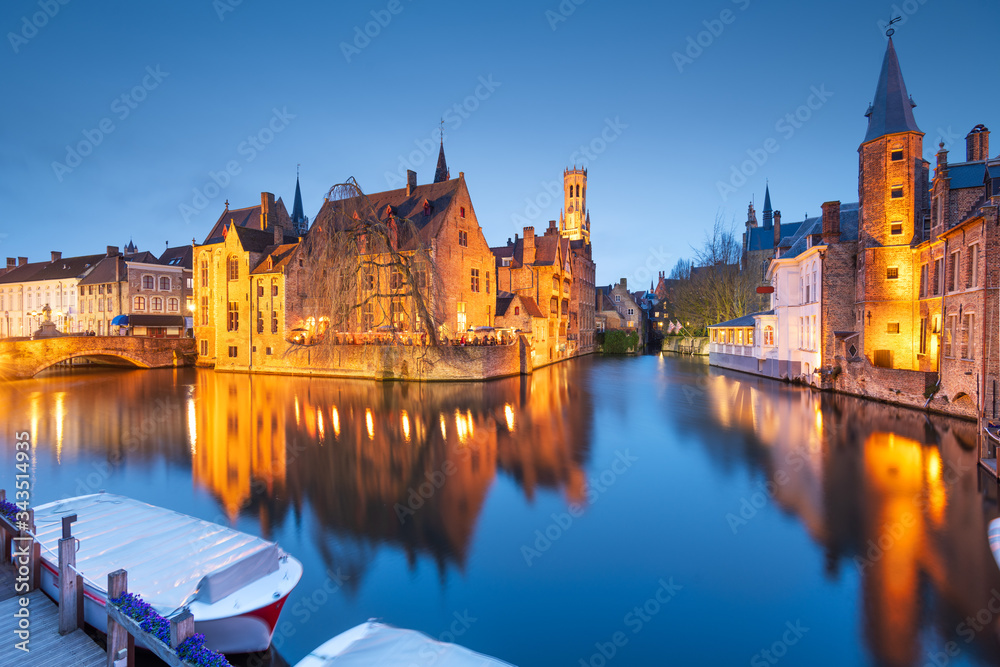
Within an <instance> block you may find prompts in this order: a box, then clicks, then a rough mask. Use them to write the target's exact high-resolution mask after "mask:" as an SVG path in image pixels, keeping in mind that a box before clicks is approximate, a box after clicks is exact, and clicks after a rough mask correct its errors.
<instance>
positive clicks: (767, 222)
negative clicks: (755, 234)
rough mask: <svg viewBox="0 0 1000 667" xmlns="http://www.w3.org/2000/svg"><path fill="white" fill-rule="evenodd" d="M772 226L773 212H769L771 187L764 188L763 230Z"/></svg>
mask: <svg viewBox="0 0 1000 667" xmlns="http://www.w3.org/2000/svg"><path fill="white" fill-rule="evenodd" d="M773 224H774V211H773V210H771V186H769V185H765V186H764V229H769V228H770V227H771V226H772V225H773Z"/></svg>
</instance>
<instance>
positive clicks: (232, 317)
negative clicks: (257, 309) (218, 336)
mask: <svg viewBox="0 0 1000 667" xmlns="http://www.w3.org/2000/svg"><path fill="white" fill-rule="evenodd" d="M227 310H228V315H229V316H228V318H227V320H226V331H239V330H240V308H239V304H238V303H236V302H235V301H230V302H229V304H228V309H227Z"/></svg>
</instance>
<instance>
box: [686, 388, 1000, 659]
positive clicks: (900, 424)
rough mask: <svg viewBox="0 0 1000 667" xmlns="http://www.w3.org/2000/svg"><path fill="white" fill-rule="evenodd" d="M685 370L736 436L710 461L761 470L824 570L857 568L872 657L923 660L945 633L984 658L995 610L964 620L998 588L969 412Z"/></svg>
mask: <svg viewBox="0 0 1000 667" xmlns="http://www.w3.org/2000/svg"><path fill="white" fill-rule="evenodd" d="M699 382H700V383H701V386H702V388H703V390H704V395H703V396H702V397H701V399H703V401H704V405H705V406H706V407H708V409H709V411H710V413H711V414H712V416H713V418H714V420H715V421H716V423H717V424H719V425H722V426H723V427H725V428H726V429H727V430H731V431H732V432H733V433H734V434H736V435H738V436H739V438H738V439H737V441H736V443H735V446H733V444H734V443H733V442H732V441H730V446H729V447H728V451H727V452H726V456H724V457H720V458H718V459H717V460H720V461H725V460H727V459H731V457H732V456H733V454H734V453H738V455H739V457H740V460H741V462H742V465H748V466H750V467H751V469H753V470H754V471H756V473H757V474H759V475H761V476H762V477H763V478H764V480H765V481H769V482H771V483H772V486H770V487H768V488H770V489H772V490H773V499H774V501H775V502H776V503H778V504H779V505H780V506H781V507H782V508H783V509H785V510H786V511H788V512H791V513H793V514H794V515H796V516H797V517H798V518H799V519H800V520H801V521H802V523H803V524H804V525H805V527H806V528H807V530H808V531H809V533H810V535H811V536H812V538H813V539H814V540H815V541H816V542H817V543H818V544H820V545H822V546H823V547H824V548H825V550H826V553H827V574H828V577H829V578H830V579H832V580H838V579H841V578H844V577H847V578H850V577H854V576H856V577H859V578H860V586H861V595H862V599H861V601H860V602H861V605H862V615H863V616H862V619H861V620H862V623H863V628H864V639H865V642H866V643H867V645H868V648H869V650H870V652H871V654H872V655H873V657H874V658H875V660H876V662H877V664H880V665H893V666H896V665H898V666H915V665H923V664H925V663H926V662H927V661H928V660H929V659H930V655H931V654H932V653H934V654H936V653H937V652H939V651H941V650H942V649H941V647H943V646H944V645H945V643H946V642H949V641H951V642H955V644H956V645H957V646H958V647H959V648H960V650H962V651H966V650H969V649H970V648H971V650H972V651H973V652H975V653H978V654H982V655H984V656H985V657H987V658H988V659H989V660H990V661H991V662H993V663H994V664H995V663H996V661H997V660H998V658H1000V653H998V652H997V646H996V637H997V630H998V628H1000V624H998V622H997V616H996V614H992V613H990V614H989V616H990V618H989V619H988V622H987V623H983V624H982V625H978V624H975V623H969V622H968V619H969V617H971V618H973V619H975V617H976V615H977V614H981V612H985V611H986V610H987V609H988V607H987V604H988V602H989V601H990V598H991V597H992V596H993V594H994V593H993V591H994V590H1000V571H998V569H997V565H996V563H995V562H994V559H993V557H992V555H991V553H990V550H989V546H988V543H987V538H986V526H987V524H988V522H989V520H990V519H991V518H993V517H994V516H996V513H997V510H996V507H995V504H993V503H991V502H988V501H984V498H983V495H982V494H981V493H980V492H979V490H978V488H977V484H978V479H979V476H978V471H977V468H976V453H975V437H976V431H975V425H974V424H972V423H967V422H962V421H957V420H952V419H947V418H939V417H934V416H929V417H928V416H924V415H923V414H920V413H915V412H913V411H908V410H903V409H900V408H895V407H891V406H887V405H883V404H879V403H872V402H865V401H860V400H857V399H853V398H850V397H846V396H839V395H832V394H820V393H816V392H810V391H807V390H800V389H797V388H792V387H788V386H784V385H781V384H777V383H774V382H767V381H763V380H758V379H756V378H751V377H749V376H743V375H741V374H738V373H728V372H719V371H715V370H712V371H708V372H707V373H706V374H705V376H704V377H703V378H701V379H700V380H699ZM686 426H687V427H688V428H704V426H703V425H699V424H698V423H697V422H696V421H695V420H688V421H687V422H686ZM716 440H718V439H716ZM720 454H721V452H720ZM723 465H732V463H731V461H730V462H729V463H724V464H723ZM983 616H985V614H981V616H980V618H981V619H982V617H983ZM981 622H982V621H980V623H981ZM983 626H985V627H983ZM976 627H978V628H980V629H979V630H976V629H975V628H976ZM945 657H949V656H945ZM931 664H933V663H931Z"/></svg>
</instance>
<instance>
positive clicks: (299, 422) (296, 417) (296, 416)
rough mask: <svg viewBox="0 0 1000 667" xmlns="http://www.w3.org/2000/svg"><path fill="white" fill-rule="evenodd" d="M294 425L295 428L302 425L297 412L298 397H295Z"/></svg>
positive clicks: (300, 416)
mask: <svg viewBox="0 0 1000 667" xmlns="http://www.w3.org/2000/svg"><path fill="white" fill-rule="evenodd" d="M295 425H296V426H301V425H302V414H301V412H300V411H299V397H298V396H296V397H295Z"/></svg>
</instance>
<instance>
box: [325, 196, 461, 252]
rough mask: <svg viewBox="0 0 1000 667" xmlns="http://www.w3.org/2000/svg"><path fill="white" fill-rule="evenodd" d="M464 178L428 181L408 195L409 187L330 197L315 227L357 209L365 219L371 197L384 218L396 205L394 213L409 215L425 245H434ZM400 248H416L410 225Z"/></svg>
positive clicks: (402, 232) (343, 218) (342, 219)
mask: <svg viewBox="0 0 1000 667" xmlns="http://www.w3.org/2000/svg"><path fill="white" fill-rule="evenodd" d="M461 183H462V179H461V178H453V179H451V180H450V181H444V182H443V183H428V184H427V185H418V186H417V187H416V188H414V190H413V194H410V195H407V194H406V188H400V189H398V190H387V191H385V192H376V193H374V194H369V195H366V196H365V197H364V198H362V197H352V198H350V199H338V200H328V201H326V202H324V203H323V206H322V208H320V210H319V213H317V214H316V218H315V220H313V223H312V224H313V229H316V228H317V227H319V228H322V227H324V226H327V225H332V224H344V222H345V221H346V220H351V219H352V217H353V215H352V214H353V213H355V212H357V213H358V215H359V217H361V218H362V219H364V218H365V217H367V216H368V215H369V214H370V211H367V210H363V209H364V208H366V206H367V204H366V203H365V201H364V200H365V199H367V200H368V204H370V205H371V206H372V207H373V208H374V210H375V212H376V213H377V214H378V217H379V219H380V220H385V219H386V216H387V213H386V210H387V208H388V207H392V214H393V215H394V216H395V217H397V218H405V219H407V220H409V221H410V222H411V223H413V226H414V227H415V228H416V230H417V234H418V235H419V237H420V243H421V244H423V246H424V247H430V244H431V240H432V239H434V238H436V237H437V235H438V232H440V230H441V227H442V226H443V225H444V222H445V220H446V219H447V213H448V209H449V208H450V206H451V203H452V201H454V199H455V196H456V194H457V193H458V190H459V187H460V185H461ZM424 201H427V203H428V204H430V210H429V214H428V215H424ZM399 249H400V250H416V249H417V240H416V239H415V238H412V237H411V236H410V235H409V233H408V231H407V228H406V227H402V228H400V233H399Z"/></svg>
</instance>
